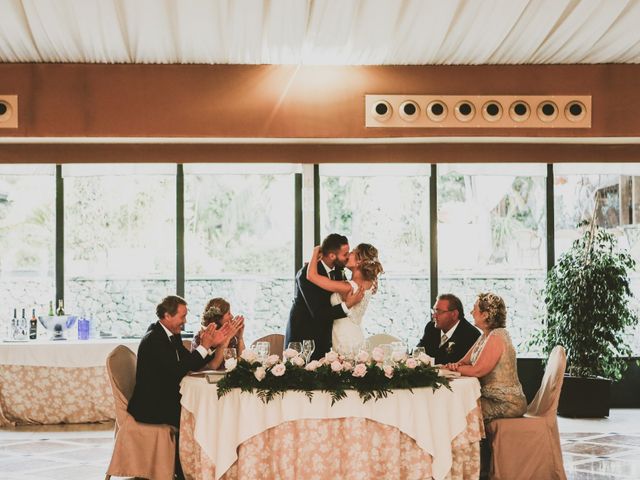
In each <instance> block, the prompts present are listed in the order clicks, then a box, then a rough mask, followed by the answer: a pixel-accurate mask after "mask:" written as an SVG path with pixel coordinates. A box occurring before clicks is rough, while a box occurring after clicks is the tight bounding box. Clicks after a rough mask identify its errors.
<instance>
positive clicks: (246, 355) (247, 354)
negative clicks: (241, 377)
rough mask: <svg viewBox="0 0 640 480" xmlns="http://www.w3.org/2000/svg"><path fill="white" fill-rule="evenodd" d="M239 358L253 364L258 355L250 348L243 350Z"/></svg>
mask: <svg viewBox="0 0 640 480" xmlns="http://www.w3.org/2000/svg"><path fill="white" fill-rule="evenodd" d="M240 358H242V359H243V360H246V361H247V362H249V363H253V362H255V361H256V359H257V358H258V354H257V353H256V352H255V351H254V350H253V349H251V348H245V349H244V350H243V352H242V354H241V355H240Z"/></svg>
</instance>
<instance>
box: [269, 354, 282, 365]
mask: <svg viewBox="0 0 640 480" xmlns="http://www.w3.org/2000/svg"><path fill="white" fill-rule="evenodd" d="M279 361H280V357H279V356H278V355H276V354H273V355H269V356H268V357H267V361H266V362H265V365H266V366H267V367H270V366H271V365H275V364H276V363H278V362H279Z"/></svg>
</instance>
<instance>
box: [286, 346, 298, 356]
mask: <svg viewBox="0 0 640 480" xmlns="http://www.w3.org/2000/svg"><path fill="white" fill-rule="evenodd" d="M297 356H298V351H297V350H294V349H293V348H287V349H286V350H285V351H284V358H293V357H297Z"/></svg>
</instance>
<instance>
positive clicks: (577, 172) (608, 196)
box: [554, 163, 640, 355]
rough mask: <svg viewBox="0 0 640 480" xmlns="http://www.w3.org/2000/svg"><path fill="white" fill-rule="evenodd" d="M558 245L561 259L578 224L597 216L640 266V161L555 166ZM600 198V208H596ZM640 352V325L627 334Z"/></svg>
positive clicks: (639, 289)
mask: <svg viewBox="0 0 640 480" xmlns="http://www.w3.org/2000/svg"><path fill="white" fill-rule="evenodd" d="M554 176H555V178H554V196H555V201H554V205H555V249H556V257H557V258H559V257H560V255H562V253H563V252H564V251H566V250H567V249H568V248H569V247H570V246H571V243H572V242H573V241H574V240H575V239H577V238H578V237H579V236H580V235H581V234H582V227H579V226H578V225H580V224H582V223H583V222H585V221H591V219H592V218H595V222H596V225H598V226H599V227H602V228H605V229H606V230H608V231H609V232H610V233H613V234H614V236H615V237H616V239H617V240H618V247H619V248H621V249H625V250H628V251H629V252H630V253H631V255H632V256H633V257H634V259H635V260H636V262H638V264H639V265H640V166H639V165H638V164H616V163H608V164H606V163H597V164H563V165H555V166H554ZM596 200H597V206H596ZM631 289H632V291H633V294H634V301H633V303H634V307H635V308H636V309H638V299H639V298H640V274H639V273H638V271H636V272H634V273H633V275H632V277H631ZM628 338H629V342H630V344H631V345H632V347H633V350H634V354H636V355H640V327H638V328H637V329H636V330H635V331H629V332H628Z"/></svg>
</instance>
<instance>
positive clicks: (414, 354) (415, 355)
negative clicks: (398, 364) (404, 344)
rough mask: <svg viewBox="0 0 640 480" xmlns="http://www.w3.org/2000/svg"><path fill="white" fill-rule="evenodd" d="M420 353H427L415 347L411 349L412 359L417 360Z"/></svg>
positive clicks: (421, 348) (422, 348)
mask: <svg viewBox="0 0 640 480" xmlns="http://www.w3.org/2000/svg"><path fill="white" fill-rule="evenodd" d="M422 353H427V351H426V350H425V349H424V347H415V348H414V349H413V358H418V357H419V356H420V355H421V354H422Z"/></svg>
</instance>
